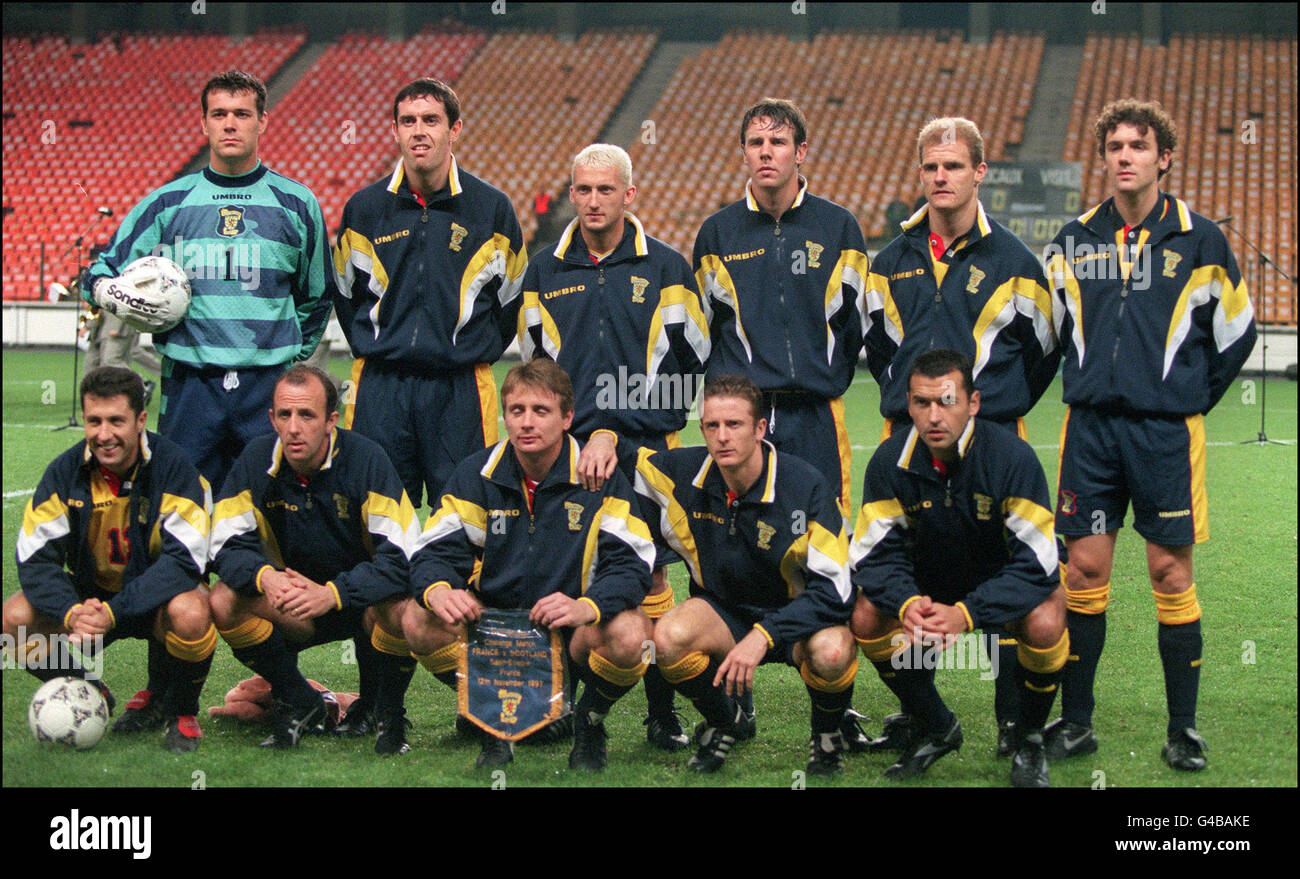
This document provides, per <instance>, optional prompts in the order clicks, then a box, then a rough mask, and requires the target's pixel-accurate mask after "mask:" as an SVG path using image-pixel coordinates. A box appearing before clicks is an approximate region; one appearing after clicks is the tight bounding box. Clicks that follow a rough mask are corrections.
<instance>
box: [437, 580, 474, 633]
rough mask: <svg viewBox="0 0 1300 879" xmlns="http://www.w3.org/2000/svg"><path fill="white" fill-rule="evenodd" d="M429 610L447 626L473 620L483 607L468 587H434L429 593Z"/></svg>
mask: <svg viewBox="0 0 1300 879" xmlns="http://www.w3.org/2000/svg"><path fill="white" fill-rule="evenodd" d="M429 610H431V611H433V613H434V615H435V616H437V617H438V619H440V620H442V621H443V622H444V623H446V624H447V625H449V626H458V625H460V624H461V623H472V622H475V621H476V620H477V619H478V618H479V617H480V616H482V615H483V607H482V605H480V604H479V603H478V599H477V598H475V597H474V595H473V594H472V593H471V592H470V591H469V590H468V589H442V588H439V589H435V590H433V592H432V593H431V594H430V595H429Z"/></svg>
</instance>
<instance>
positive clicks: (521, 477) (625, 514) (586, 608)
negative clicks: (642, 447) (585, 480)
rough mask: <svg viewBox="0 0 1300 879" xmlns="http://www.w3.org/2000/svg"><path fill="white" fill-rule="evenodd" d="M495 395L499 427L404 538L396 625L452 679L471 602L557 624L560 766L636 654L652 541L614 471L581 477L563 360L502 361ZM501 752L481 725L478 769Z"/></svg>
mask: <svg viewBox="0 0 1300 879" xmlns="http://www.w3.org/2000/svg"><path fill="white" fill-rule="evenodd" d="M501 398H502V400H503V411H504V413H505V421H506V433H507V435H508V437H509V438H508V439H507V440H505V441H504V442H500V443H497V444H496V445H495V446H493V447H492V448H490V449H484V450H483V451H480V452H478V453H476V454H474V455H472V456H470V457H469V458H467V459H465V460H464V461H463V462H461V464H460V466H459V467H457V468H456V472H455V474H454V475H453V476H452V478H451V480H450V481H449V482H448V483H447V490H446V492H445V493H444V494H443V496H442V502H441V504H440V506H439V507H438V508H437V509H436V510H434V512H433V514H432V515H431V516H430V517H429V521H428V523H427V524H426V525H425V528H424V533H423V534H422V535H421V536H420V538H419V540H418V541H417V543H416V550H415V552H414V553H413V555H412V557H411V585H412V587H413V589H414V592H415V598H414V600H412V601H410V602H409V603H408V604H407V608H406V612H405V615H404V617H403V626H404V628H405V631H406V638H407V641H408V642H409V643H410V645H411V650H412V652H413V653H414V654H415V655H416V657H417V658H418V659H420V661H421V662H422V663H425V664H429V663H430V662H440V661H442V660H444V659H445V658H447V657H450V658H451V659H452V660H453V663H452V664H451V666H450V667H448V669H447V670H446V671H442V672H438V676H439V679H440V680H442V681H443V682H444V683H447V684H448V685H449V686H451V687H453V688H454V687H455V686H456V680H455V672H454V670H453V669H454V667H455V663H454V660H455V658H456V655H457V653H458V652H459V651H460V650H463V649H464V644H463V642H464V640H465V624H466V623H470V622H473V621H475V620H477V619H478V618H479V616H480V614H481V612H482V609H483V608H484V607H495V608H507V609H510V608H518V609H522V608H528V609H529V610H530V614H529V618H530V619H531V620H532V621H533V622H534V623H536V624H537V625H539V626H543V627H550V628H561V629H563V630H564V636H565V641H566V644H567V646H568V657H569V660H570V662H571V666H570V667H571V668H572V669H573V671H574V674H575V675H576V676H577V677H579V678H580V679H581V680H582V681H583V682H584V687H583V692H582V697H581V698H579V699H578V704H577V706H576V707H575V714H576V717H575V719H574V724H573V739H574V741H573V750H572V751H571V752H570V754H569V768H571V769H587V770H593V771H599V770H602V769H604V768H605V765H606V763H607V757H606V747H605V740H606V733H605V724H604V720H605V716H606V715H607V714H609V711H610V709H611V708H612V707H613V705H614V703H615V702H617V701H618V699H619V698H621V697H622V696H623V695H624V694H625V693H627V692H628V691H629V690H631V689H632V688H633V687H635V686H636V682H637V681H638V680H640V679H641V676H642V675H644V674H645V670H646V666H647V665H648V663H647V662H646V659H645V658H644V656H643V654H644V652H645V648H644V647H643V645H644V644H645V643H646V642H647V640H648V639H649V638H650V633H651V626H650V620H649V619H648V618H647V617H646V615H645V614H644V613H642V612H641V611H640V610H639V606H640V604H641V603H642V601H643V600H644V599H645V596H646V592H647V590H648V589H649V588H650V568H651V564H652V562H653V560H654V545H653V543H652V542H651V540H650V531H649V529H647V528H646V525H645V522H643V521H642V520H641V519H640V518H639V517H638V516H637V513H636V501H635V499H634V496H633V494H632V486H631V485H629V484H628V482H627V479H626V478H625V477H624V476H623V474H622V473H621V472H619V471H618V470H617V469H616V470H614V471H613V472H611V473H610V475H609V478H607V479H605V480H604V482H603V484H602V486H601V488H600V490H599V491H596V492H591V491H588V490H587V489H585V488H583V486H582V484H581V482H580V480H579V477H578V471H577V467H578V458H579V455H580V454H581V449H580V446H579V443H578V441H577V440H576V439H574V438H573V437H572V436H571V435H570V434H569V432H568V429H569V426H570V425H571V424H572V423H573V404H574V395H573V385H572V384H571V383H570V382H569V377H568V376H567V375H566V374H565V373H564V370H563V369H561V368H560V367H559V366H557V365H556V364H555V363H553V362H552V361H550V360H546V359H544V358H539V359H537V360H532V361H530V362H528V363H525V364H521V365H519V366H516V367H514V368H513V369H511V370H510V372H509V373H507V374H506V378H505V381H504V382H503V383H502V385H501ZM512 759H514V744H513V743H512V742H508V741H504V740H502V739H498V738H496V737H494V736H491V735H489V734H487V733H483V750H482V753H480V754H479V757H478V761H477V766H478V767H479V768H484V767H489V766H500V765H504V764H506V763H509V762H510V761H511V760H512Z"/></svg>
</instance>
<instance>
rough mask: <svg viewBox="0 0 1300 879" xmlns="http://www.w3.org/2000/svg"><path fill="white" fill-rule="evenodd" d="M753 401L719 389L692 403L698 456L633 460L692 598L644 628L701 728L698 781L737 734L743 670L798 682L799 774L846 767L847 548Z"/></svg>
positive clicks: (820, 496)
mask: <svg viewBox="0 0 1300 879" xmlns="http://www.w3.org/2000/svg"><path fill="white" fill-rule="evenodd" d="M762 401H763V394H762V391H761V390H759V388H758V386H757V385H756V384H754V383H753V382H752V381H750V380H749V379H746V378H741V377H738V376H719V377H718V378H716V379H713V380H712V381H710V382H708V383H707V384H706V385H705V386H704V390H703V391H702V392H701V394H700V413H701V414H700V429H701V431H702V432H703V433H704V441H705V443H706V448H699V447H698V446H697V447H695V448H686V449H671V450H669V451H666V452H658V453H655V452H652V451H650V450H649V449H643V450H642V452H641V456H640V459H639V461H638V462H637V481H636V488H637V493H638V494H640V495H642V496H644V497H645V498H646V499H647V500H648V501H649V502H650V503H652V504H653V505H654V506H655V507H656V508H657V513H658V515H657V516H656V517H655V521H656V522H657V523H659V525H660V528H661V530H662V532H663V536H664V538H665V539H666V540H667V541H668V543H669V545H670V546H671V547H672V548H673V549H674V550H675V551H676V552H677V553H678V554H679V555H681V557H682V558H683V559H685V560H686V565H687V568H688V570H689V571H690V578H691V585H690V590H691V597H690V598H688V599H687V600H686V601H685V602H683V603H682V604H681V605H679V606H678V607H676V608H674V609H673V610H671V611H669V612H668V614H667V615H666V616H664V618H663V619H661V620H660V621H659V623H658V624H657V625H656V626H655V647H656V650H657V660H656V661H657V663H658V665H659V667H660V670H661V671H662V673H663V676H664V678H665V679H666V680H667V681H669V682H670V683H672V684H673V685H674V686H675V687H676V688H677V690H678V692H680V693H681V694H682V695H684V696H686V698H688V699H690V700H691V701H692V702H693V703H694V704H695V707H696V708H697V709H698V710H699V712H700V713H701V714H702V715H704V726H703V727H702V728H701V729H700V730H699V731H698V733H697V744H698V746H699V749H698V751H697V753H696V754H695V756H694V757H692V758H691V760H690V762H689V764H688V765H689V766H690V768H691V769H693V770H695V771H696V772H716V771H717V770H718V769H720V768H721V767H722V764H723V762H724V761H725V760H726V758H727V755H728V754H729V753H730V751H731V747H732V745H734V744H735V742H736V739H737V738H738V737H739V734H740V733H742V730H741V729H740V728H739V727H740V726H741V724H742V722H743V720H744V717H745V715H744V714H743V712H742V711H741V710H740V708H739V706H738V705H737V704H736V703H735V702H734V701H733V700H736V699H739V698H740V697H741V696H742V695H744V694H745V693H746V692H748V691H749V690H750V689H751V688H752V686H753V683H754V669H755V668H756V667H757V666H759V665H761V664H763V663H765V662H784V663H786V664H787V665H792V666H794V667H796V668H798V669H799V672H800V674H801V675H802V676H803V679H804V682H805V683H806V684H807V686H808V694H809V696H810V697H811V699H812V741H811V745H810V751H811V754H810V757H809V760H808V771H809V772H812V773H816V774H829V773H832V772H837V771H839V770H840V769H841V768H842V767H843V758H842V753H843V751H844V750H845V749H846V745H845V742H844V737H843V734H842V733H841V731H840V728H839V727H840V720H841V718H842V717H843V715H844V712H845V710H846V709H847V708H848V705H849V702H850V701H851V699H852V697H853V678H854V675H855V674H856V673H857V669H858V664H857V659H856V656H855V653H856V651H855V650H854V649H853V639H852V636H851V635H850V633H849V629H848V627H847V626H846V625H845V624H846V623H847V622H848V618H849V612H850V609H851V608H852V604H851V597H852V587H851V586H850V583H849V577H848V571H847V568H846V563H847V556H848V546H847V538H846V537H845V534H844V525H843V521H842V519H841V518H840V512H839V507H838V506H837V504H836V497H835V494H834V492H833V491H831V490H830V489H828V488H827V487H826V483H825V481H824V480H823V479H822V477H821V474H819V473H818V472H817V471H816V470H815V469H813V467H812V466H811V465H809V464H806V463H805V462H804V461H803V460H802V459H800V458H796V457H794V456H793V455H786V454H782V453H778V452H777V451H776V449H774V448H773V447H772V446H771V444H770V443H767V442H765V441H764V440H763V434H764V432H765V431H766V430H767V419H765V418H763V417H761V414H760V413H761V411H762Z"/></svg>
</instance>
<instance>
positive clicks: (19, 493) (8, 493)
mask: <svg viewBox="0 0 1300 879" xmlns="http://www.w3.org/2000/svg"><path fill="white" fill-rule="evenodd" d="M35 493H36V489H34V488H28V489H24V490H23V491H6V492H5V493H4V499H5V500H9V499H10V498H16V497H26V496H27V495H29V494H35Z"/></svg>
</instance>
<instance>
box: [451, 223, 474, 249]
mask: <svg viewBox="0 0 1300 879" xmlns="http://www.w3.org/2000/svg"><path fill="white" fill-rule="evenodd" d="M468 234H469V230H468V229H466V228H465V227H464V226H462V225H461V224H460V223H452V224H451V241H450V242H449V243H448V244H447V246H448V247H449V248H451V249H452V250H455V251H459V250H460V245H461V242H463V241H464V240H465V236H466V235H468Z"/></svg>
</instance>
